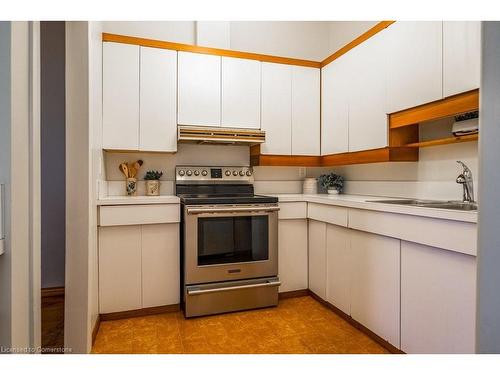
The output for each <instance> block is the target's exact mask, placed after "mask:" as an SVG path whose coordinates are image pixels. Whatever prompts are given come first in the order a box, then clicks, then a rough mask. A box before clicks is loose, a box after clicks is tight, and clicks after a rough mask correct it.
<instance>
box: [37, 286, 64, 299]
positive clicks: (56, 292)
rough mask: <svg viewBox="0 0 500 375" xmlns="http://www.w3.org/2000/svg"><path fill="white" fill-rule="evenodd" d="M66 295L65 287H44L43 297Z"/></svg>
mask: <svg viewBox="0 0 500 375" xmlns="http://www.w3.org/2000/svg"><path fill="white" fill-rule="evenodd" d="M60 296H64V287H63V286H61V287H56V288H42V292H41V297H42V298H46V297H60Z"/></svg>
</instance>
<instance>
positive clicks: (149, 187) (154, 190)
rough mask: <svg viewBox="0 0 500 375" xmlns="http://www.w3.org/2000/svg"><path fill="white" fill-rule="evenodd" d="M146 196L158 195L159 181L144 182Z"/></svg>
mask: <svg viewBox="0 0 500 375" xmlns="http://www.w3.org/2000/svg"><path fill="white" fill-rule="evenodd" d="M146 195H160V181H158V180H147V181H146Z"/></svg>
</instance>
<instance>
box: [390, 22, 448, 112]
mask: <svg viewBox="0 0 500 375" xmlns="http://www.w3.org/2000/svg"><path fill="white" fill-rule="evenodd" d="M442 29H443V23H442V22H439V21H398V22H396V23H394V24H392V25H391V26H389V27H388V28H387V30H386V32H387V34H388V40H389V51H388V57H389V63H388V82H387V85H388V86H387V99H388V112H389V113H393V112H397V111H400V110H403V109H407V108H411V107H415V106H418V105H421V104H424V103H429V102H433V101H435V100H439V99H441V98H442V97H443V87H442V83H443V67H442V62H443V58H442V57H443V56H442V55H443V48H442V46H443V42H442Z"/></svg>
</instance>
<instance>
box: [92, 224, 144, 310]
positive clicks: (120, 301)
mask: <svg viewBox="0 0 500 375" xmlns="http://www.w3.org/2000/svg"><path fill="white" fill-rule="evenodd" d="M141 273H142V271H141V226H140V225H131V226H123V227H101V228H100V229H99V312H100V313H101V314H103V313H111V312H116V311H127V310H137V309H140V308H142V290H141V284H142V282H141Z"/></svg>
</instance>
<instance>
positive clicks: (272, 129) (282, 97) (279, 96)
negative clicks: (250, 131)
mask: <svg viewBox="0 0 500 375" xmlns="http://www.w3.org/2000/svg"><path fill="white" fill-rule="evenodd" d="M261 108H262V124H261V128H262V130H264V131H265V132H266V142H265V143H264V144H262V145H261V152H262V153H263V154H275V155H290V154H291V152H292V68H291V66H290V65H284V64H273V63H262V107H261Z"/></svg>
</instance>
